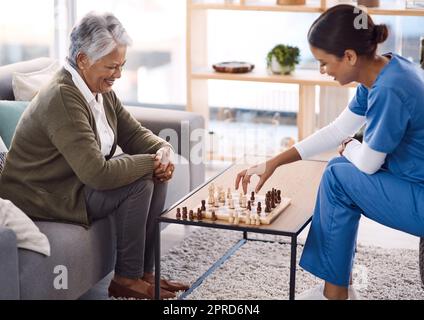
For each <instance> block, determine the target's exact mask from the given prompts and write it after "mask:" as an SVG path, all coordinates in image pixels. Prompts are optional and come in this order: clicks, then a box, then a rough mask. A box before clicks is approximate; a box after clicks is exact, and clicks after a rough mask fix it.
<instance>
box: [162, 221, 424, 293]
mask: <svg viewBox="0 0 424 320" xmlns="http://www.w3.org/2000/svg"><path fill="white" fill-rule="evenodd" d="M250 236H251V237H252V238H260V239H268V240H280V241H287V240H288V238H285V237H277V236H262V235H258V236H257V237H255V235H254V234H250ZM241 237H242V234H241V233H240V232H234V231H228V230H218V229H209V228H199V229H196V230H194V231H193V232H192V233H191V234H190V235H189V236H188V237H187V238H186V239H185V240H184V241H183V242H182V244H181V245H178V246H176V247H174V248H173V249H171V250H170V251H169V252H168V253H167V254H166V255H165V256H164V257H162V259H161V261H162V262H161V266H162V268H161V272H162V275H163V276H164V277H167V278H170V279H174V280H181V281H185V282H190V283H191V284H193V283H194V282H195V281H196V280H197V278H198V277H199V276H200V275H201V274H203V273H204V272H205V271H206V270H208V269H209V268H210V267H211V266H212V264H213V263H214V262H215V261H216V260H218V259H219V258H220V257H221V256H222V255H223V254H224V253H225V252H226V251H227V250H228V249H229V248H230V247H231V246H232V245H233V244H235V243H236V242H237V241H238V240H240V239H241ZM302 249H303V246H302V245H299V246H298V252H297V260H299V258H300V255H301V252H302ZM289 265H290V245H289V244H279V243H269V242H260V241H248V242H247V243H246V244H244V245H243V246H242V247H241V248H240V249H239V250H238V251H236V252H235V253H234V254H233V255H232V256H231V258H230V259H229V260H227V261H226V262H225V263H223V264H222V265H221V266H220V268H218V269H217V270H215V272H214V273H212V274H211V275H209V277H208V278H206V279H205V280H204V281H203V283H202V284H201V285H200V286H199V287H198V288H197V289H195V290H194V291H193V292H192V293H191V294H189V295H188V296H187V297H186V299H195V300H206V299H211V300H215V299H218V300H221V299H235V300H238V299H246V300H257V299H259V300H261V299H271V300H273V299H288V286H289ZM319 283H322V281H321V280H320V279H318V278H316V277H314V276H312V275H311V274H310V273H308V272H306V271H304V270H303V269H302V268H300V267H299V265H297V272H296V294H298V293H300V292H302V291H304V290H306V289H309V288H311V287H313V286H315V285H317V284H319ZM354 284H355V286H356V288H357V289H358V291H359V293H360V294H361V297H362V298H363V299H369V300H399V299H403V300H405V299H411V300H416V299H418V300H423V299H424V289H423V288H422V285H421V280H420V276H419V270H418V248H417V250H407V249H384V248H379V247H365V246H358V251H357V254H356V259H355V269H354Z"/></svg>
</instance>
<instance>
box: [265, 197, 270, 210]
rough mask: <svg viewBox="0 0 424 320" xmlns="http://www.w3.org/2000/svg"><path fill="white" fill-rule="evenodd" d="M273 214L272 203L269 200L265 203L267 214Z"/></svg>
mask: <svg viewBox="0 0 424 320" xmlns="http://www.w3.org/2000/svg"><path fill="white" fill-rule="evenodd" d="M270 212H271V203H270V201H269V199H267V200H266V201H265V213H270Z"/></svg>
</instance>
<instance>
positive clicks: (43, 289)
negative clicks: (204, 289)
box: [0, 58, 205, 299]
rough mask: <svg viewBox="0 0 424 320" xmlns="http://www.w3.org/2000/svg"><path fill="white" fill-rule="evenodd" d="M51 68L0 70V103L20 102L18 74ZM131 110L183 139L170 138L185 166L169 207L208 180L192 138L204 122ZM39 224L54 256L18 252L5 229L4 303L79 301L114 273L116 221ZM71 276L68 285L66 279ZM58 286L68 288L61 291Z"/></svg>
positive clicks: (38, 63) (32, 64)
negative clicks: (195, 155) (84, 224)
mask: <svg viewBox="0 0 424 320" xmlns="http://www.w3.org/2000/svg"><path fill="white" fill-rule="evenodd" d="M50 63H51V60H50V59H49V58H39V59H34V60H30V61H26V62H21V63H16V64H11V65H7V66H2V67H0V100H14V96H13V90H12V85H11V82H12V81H11V79H12V73H13V72H14V71H18V72H32V71H36V70H40V69H42V68H44V67H46V66H47V65H49V64H50ZM127 108H128V110H129V111H130V112H131V113H132V114H133V115H134V116H135V118H136V119H137V120H139V121H140V122H141V123H142V125H144V126H145V127H147V128H149V129H150V130H152V131H153V132H154V133H155V134H158V135H160V136H161V137H163V138H166V136H167V135H169V134H170V132H172V130H171V131H170V129H173V130H174V132H176V133H177V135H178V139H175V137H174V138H173V139H172V138H171V139H170V142H171V143H172V144H173V145H174V148H175V150H176V153H177V154H178V155H179V157H180V158H179V159H180V160H181V161H179V162H180V164H177V165H176V170H175V175H174V178H173V179H172V180H171V182H170V183H169V188H168V195H167V198H166V202H165V207H169V206H170V205H171V204H172V203H174V202H176V201H177V200H178V199H180V198H181V197H183V196H184V195H185V194H187V193H188V192H189V191H190V190H192V189H194V188H195V187H197V186H198V185H199V184H201V183H202V182H203V181H204V177H205V171H204V164H203V163H198V164H195V163H193V161H191V160H192V159H190V151H191V149H192V148H193V147H194V144H195V142H191V141H190V139H189V137H190V133H191V132H192V131H193V130H196V129H202V128H204V120H203V118H202V117H201V116H199V115H196V114H193V113H188V112H183V111H174V110H166V109H149V108H142V107H127ZM174 140H175V141H174ZM176 140H178V141H176ZM197 151H200V152H201V148H200V149H199V147H197ZM36 224H37V226H38V227H39V229H40V230H41V232H43V233H44V234H46V236H47V237H48V239H49V241H50V245H51V256H50V257H45V256H43V255H41V254H38V253H36V252H33V251H29V250H25V249H18V248H17V246H16V235H15V233H14V232H13V231H12V230H10V229H7V228H4V227H0V299H76V298H78V297H80V296H81V295H82V294H84V293H85V292H86V291H87V290H89V289H90V288H91V287H92V286H93V285H95V284H96V283H97V282H98V281H100V280H101V279H103V278H104V277H105V276H106V275H107V274H109V273H110V272H111V271H112V270H113V266H114V260H115V241H116V239H115V232H114V228H115V226H114V223H113V219H112V218H110V217H109V218H105V219H102V220H99V221H97V222H95V223H94V224H93V225H92V226H91V228H90V229H88V230H86V229H84V228H83V227H81V226H77V225H72V224H65V223H57V222H36ZM63 266H64V267H66V271H67V274H65V272H64V270H65V269H64V268H63ZM65 276H67V283H66V282H64V281H62V280H61V279H65V278H63V277H65ZM55 281H56V283H58V281H59V283H60V284H61V286H59V287H62V288H59V289H55V286H54V283H55Z"/></svg>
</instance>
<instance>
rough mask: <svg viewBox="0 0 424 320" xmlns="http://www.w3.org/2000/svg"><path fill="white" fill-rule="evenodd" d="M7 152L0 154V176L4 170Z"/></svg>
mask: <svg viewBox="0 0 424 320" xmlns="http://www.w3.org/2000/svg"><path fill="white" fill-rule="evenodd" d="M6 155H7V152H0V175H1V173H2V171H3V168H4V163H5V162H6Z"/></svg>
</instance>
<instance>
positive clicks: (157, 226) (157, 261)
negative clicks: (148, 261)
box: [155, 221, 160, 300]
mask: <svg viewBox="0 0 424 320" xmlns="http://www.w3.org/2000/svg"><path fill="white" fill-rule="evenodd" d="M155 242H156V246H155V299H156V300H160V221H157V222H156V223H155Z"/></svg>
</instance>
